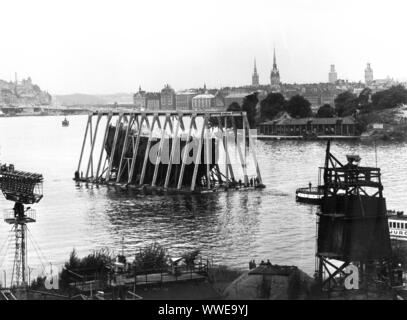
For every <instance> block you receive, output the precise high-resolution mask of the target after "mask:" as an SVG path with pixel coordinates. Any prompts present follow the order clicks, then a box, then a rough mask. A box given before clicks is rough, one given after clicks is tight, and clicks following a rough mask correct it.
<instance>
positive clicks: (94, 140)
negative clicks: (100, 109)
mask: <svg viewBox="0 0 407 320" xmlns="http://www.w3.org/2000/svg"><path fill="white" fill-rule="evenodd" d="M101 117H102V115H101V114H98V116H97V120H96V126H95V133H94V135H93V141H92V146H91V149H90V153H89V162H88V167H87V168H86V179H88V176H89V169H90V167H91V164H92V170H91V172H92V175H91V177H92V178H93V150H94V149H95V144H96V135H97V133H98V128H99V123H100V119H101ZM90 134H91V136H92V132H91V133H90Z"/></svg>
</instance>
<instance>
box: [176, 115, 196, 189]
mask: <svg viewBox="0 0 407 320" xmlns="http://www.w3.org/2000/svg"><path fill="white" fill-rule="evenodd" d="M195 118H196V114H193V115H192V117H191V122H190V124H189V130H188V136H187V141H186V143H185V147H184V153H183V155H182V163H181V171H180V174H179V179H178V185H177V189H178V190H180V189H181V187H182V181H183V179H184V172H185V163H186V161H187V157H188V154H189V138H190V137H191V133H192V127H194V128H195V129H196V123H195Z"/></svg>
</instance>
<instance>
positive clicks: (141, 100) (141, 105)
mask: <svg viewBox="0 0 407 320" xmlns="http://www.w3.org/2000/svg"><path fill="white" fill-rule="evenodd" d="M133 103H134V107H135V108H136V109H139V110H143V109H145V108H146V92H145V91H143V90H141V87H139V88H138V92H136V93H135V94H134V95H133Z"/></svg>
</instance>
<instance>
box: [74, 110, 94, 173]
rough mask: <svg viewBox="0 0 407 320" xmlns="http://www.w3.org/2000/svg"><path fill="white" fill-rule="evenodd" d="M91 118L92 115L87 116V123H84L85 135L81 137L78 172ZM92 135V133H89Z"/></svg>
mask: <svg viewBox="0 0 407 320" xmlns="http://www.w3.org/2000/svg"><path fill="white" fill-rule="evenodd" d="M91 118H92V114H89V115H88V121H87V123H86V129H85V135H84V137H83V142H82V149H81V154H80V156H79V162H78V170H77V171H78V172H79V170H80V169H81V162H82V157H83V151H84V150H85V144H86V138H87V136H88V131H89V123H90V119H91ZM91 134H92V133H91Z"/></svg>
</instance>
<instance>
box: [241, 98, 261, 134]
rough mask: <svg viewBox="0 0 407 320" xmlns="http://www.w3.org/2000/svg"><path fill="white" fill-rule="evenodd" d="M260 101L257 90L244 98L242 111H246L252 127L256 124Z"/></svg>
mask: <svg viewBox="0 0 407 320" xmlns="http://www.w3.org/2000/svg"><path fill="white" fill-rule="evenodd" d="M258 103H259V99H258V98H257V92H255V93H252V94H249V95H247V96H246V97H245V98H244V99H243V104H242V111H245V112H246V116H247V120H248V121H249V125H250V128H254V127H255V126H256V115H257V110H256V107H257V104H258Z"/></svg>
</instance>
